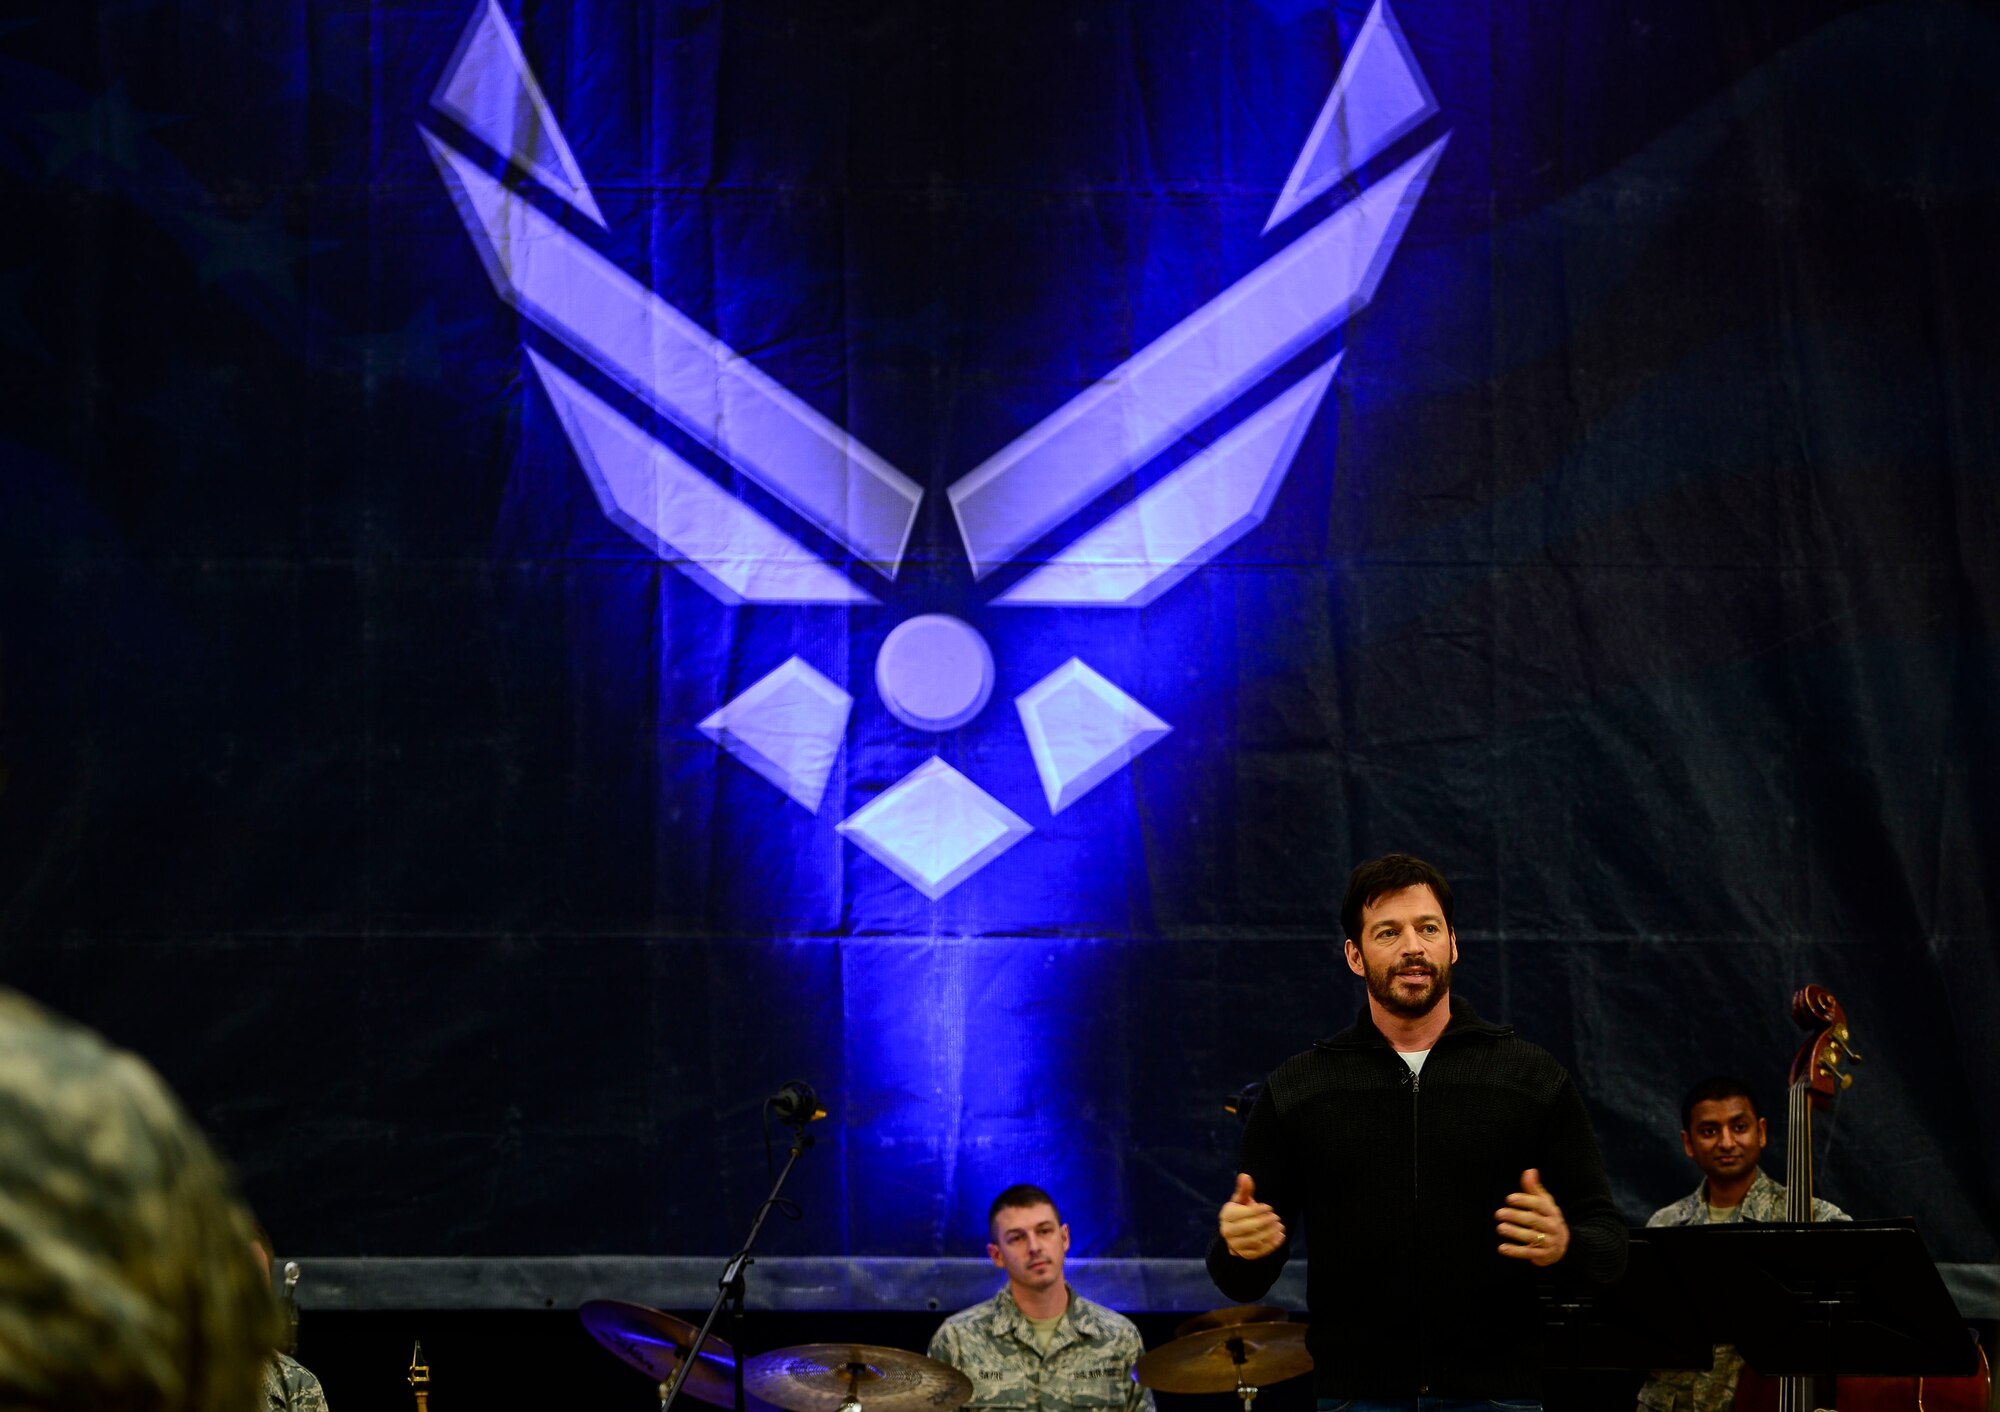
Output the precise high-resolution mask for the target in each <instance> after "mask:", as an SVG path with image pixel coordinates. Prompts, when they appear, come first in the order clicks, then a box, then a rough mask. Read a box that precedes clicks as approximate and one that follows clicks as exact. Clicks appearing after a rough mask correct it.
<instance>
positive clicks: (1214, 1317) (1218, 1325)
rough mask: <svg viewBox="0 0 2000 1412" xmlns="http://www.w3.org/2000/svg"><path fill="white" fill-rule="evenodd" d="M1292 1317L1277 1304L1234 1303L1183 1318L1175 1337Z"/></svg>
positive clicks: (1275, 1321) (1271, 1322)
mask: <svg viewBox="0 0 2000 1412" xmlns="http://www.w3.org/2000/svg"><path fill="white" fill-rule="evenodd" d="M1291 1317H1292V1316H1291V1314H1290V1313H1289V1312H1287V1311H1286V1310H1283V1309H1280V1308H1279V1307H1278V1306H1277V1305H1275V1304H1232V1305H1230V1306H1229V1307H1228V1308H1226V1309H1211V1310H1209V1311H1208V1312H1207V1313H1206V1314H1197V1315H1195V1316H1194V1317H1193V1318H1191V1319H1183V1320H1181V1322H1180V1324H1179V1325H1178V1326H1177V1327H1176V1328H1175V1329H1174V1337H1175V1338H1186V1337H1187V1336H1188V1335H1189V1334H1198V1333H1200V1332H1201V1331H1202V1330H1203V1329H1222V1328H1227V1327H1229V1325H1231V1324H1282V1323H1284V1322H1285V1320H1287V1319H1289V1318H1291Z"/></svg>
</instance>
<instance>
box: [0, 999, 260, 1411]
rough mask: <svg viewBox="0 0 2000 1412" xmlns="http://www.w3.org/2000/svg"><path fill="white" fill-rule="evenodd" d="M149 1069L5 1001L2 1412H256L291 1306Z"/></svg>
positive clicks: (1, 1012)
mask: <svg viewBox="0 0 2000 1412" xmlns="http://www.w3.org/2000/svg"><path fill="white" fill-rule="evenodd" d="M250 1231H251V1226H250V1219H249V1217H248V1215H247V1214H246V1213H245V1212H244V1210H243V1208H242V1207H241V1206H240V1205H239V1204H238V1203H237V1201H236V1199H235V1196H234V1194H233V1192H232V1190H231V1185H230V1181H229V1178H228V1175H227V1173H226V1172H225V1171H224V1169H223V1167H222V1164H221V1163H220V1162H219V1161H218V1160H217V1159H216V1157H215V1154H214V1153H213V1152H212V1151H210V1149H209V1146H208V1143H207V1142H206V1141H205V1140H203V1138H202V1136H201V1134H200V1133H199V1132H198V1131H197V1130H196V1129H195V1127H194V1124H193V1123H191V1122H189V1121H188V1118H187V1115H186V1114H185V1113H183V1112H182V1111H181V1107H180V1105H179V1104H178V1103H177V1102H175V1101H174V1098H173V1096H172V1095H171V1094H170V1093H168V1091H167V1087H166V1085H165V1084H164V1083H162V1082H161V1080H160V1077H159V1075H157V1074H155V1073H154V1072H153V1071H152V1069H150V1068H149V1067H147V1065H146V1064H145V1063H144V1062H143V1061H141V1060H139V1059H137V1058H135V1057H134V1056H132V1055H130V1054H126V1053H124V1052H122V1051H120V1050H117V1049H113V1048H112V1047H111V1046H110V1045H108V1044H106V1043H105V1042H104V1040H102V1039H101V1038H99V1037H98V1036H97V1035H95V1034H93V1033H91V1032H90V1031H89V1030H86V1029H83V1028H82V1027H80V1026H78V1025H74V1024H71V1023H69V1022H67V1021H65V1020H62V1019H59V1018H58V1017H56V1016H54V1015H51V1014H50V1013H49V1012H47V1011H45V1010H43V1009H41V1008H39V1007H38V1006H36V1005H34V1004H33V1003H31V1002H29V1001H27V1000H24V999H23V998H22V997H20V996H18V995H16V994H14V993H13V992H11V991H5V990H0V1407H5V1408H34V1409H49V1412H58V1410H59V1412H69V1409H72V1408H74V1409H79V1412H81V1409H85V1408H88V1409H91V1412H241V1409H243V1408H248V1407H254V1406H256V1405H257V1401H256V1399H257V1396H258V1392H259V1388H260V1378H261V1370H262V1365H263V1361H264V1359H265V1357H266V1355H267V1353H268V1351H269V1350H270V1349H271V1347H272V1346H273V1345H274V1344H275V1342H276V1340H277V1333H278V1330H277V1328H276V1321H277V1309H276V1304H275V1301H274V1300H273V1299H272V1298H271V1292H270V1287H269V1285H268V1284H260V1283H259V1281H258V1278H257V1271H256V1266H255V1264H254V1263H253V1262H252V1261H251V1259H250V1257H249V1254H248V1249H249V1245H248V1243H249V1240H250Z"/></svg>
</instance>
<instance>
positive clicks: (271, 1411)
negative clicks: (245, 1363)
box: [264, 1353, 326, 1412]
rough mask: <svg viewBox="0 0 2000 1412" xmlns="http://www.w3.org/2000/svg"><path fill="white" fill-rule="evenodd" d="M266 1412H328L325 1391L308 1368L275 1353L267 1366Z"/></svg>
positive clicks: (265, 1370)
mask: <svg viewBox="0 0 2000 1412" xmlns="http://www.w3.org/2000/svg"><path fill="white" fill-rule="evenodd" d="M264 1407H265V1409H266V1412H326V1391H325V1389H323V1388H322V1387H320V1385H319V1379H318V1378H316V1377H314V1376H313V1375H312V1374H311V1373H309V1372H307V1371H306V1368H305V1365H304V1364H302V1363H300V1362H299V1360H298V1359H296V1358H294V1357H292V1356H291V1355H290V1354H286V1353H274V1354H272V1355H271V1361H270V1362H268V1363H266V1364H265V1365H264Z"/></svg>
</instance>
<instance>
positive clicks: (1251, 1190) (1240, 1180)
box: [1229, 1172, 1257, 1206]
mask: <svg viewBox="0 0 2000 1412" xmlns="http://www.w3.org/2000/svg"><path fill="white" fill-rule="evenodd" d="M1229 1199H1230V1200H1231V1201H1233V1202H1235V1203H1236V1204H1237V1205H1238V1206H1249V1205H1251V1204H1252V1203H1254V1202H1255V1201H1256V1200H1257V1183H1255V1182H1253V1181H1251V1180H1250V1174H1249V1173H1248V1172H1238V1173H1237V1174H1236V1194H1235V1195H1234V1196H1232V1197H1230V1198H1229Z"/></svg>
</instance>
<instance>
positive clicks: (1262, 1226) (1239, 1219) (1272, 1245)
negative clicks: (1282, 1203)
mask: <svg viewBox="0 0 2000 1412" xmlns="http://www.w3.org/2000/svg"><path fill="white" fill-rule="evenodd" d="M1220 1225H1221V1229H1222V1243H1223V1244H1224V1245H1226V1246H1228V1247H1229V1253H1230V1254H1231V1255H1234V1256H1235V1257H1236V1258H1237V1259H1239V1260H1261V1259H1263V1258H1264V1257H1265V1256H1266V1255H1269V1254H1270V1253H1271V1252H1272V1251H1274V1250H1276V1249H1277V1248H1278V1247H1279V1246H1281V1245H1283V1244H1284V1243H1285V1223H1284V1222H1283V1221H1281V1220H1279V1219H1278V1213H1277V1212H1276V1211H1273V1210H1272V1209H1271V1208H1270V1207H1269V1206H1267V1205H1265V1204H1264V1203H1263V1202H1261V1201H1259V1200H1258V1199H1257V1183H1255V1182H1253V1181H1251V1180H1250V1174H1249V1173H1248V1172H1238V1173H1237V1174H1236V1194H1235V1195H1233V1196H1231V1197H1230V1198H1229V1200H1228V1201H1226V1202H1224V1203H1223V1206H1222V1217H1221V1222H1220Z"/></svg>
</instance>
